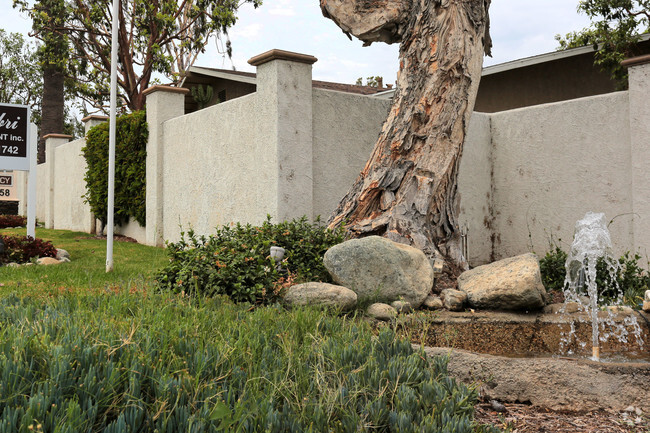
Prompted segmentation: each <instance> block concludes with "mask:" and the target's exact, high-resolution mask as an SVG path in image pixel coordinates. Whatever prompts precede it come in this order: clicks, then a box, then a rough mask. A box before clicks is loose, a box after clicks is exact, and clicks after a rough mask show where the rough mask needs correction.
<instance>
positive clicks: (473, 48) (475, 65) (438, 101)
mask: <svg viewBox="0 0 650 433" xmlns="http://www.w3.org/2000/svg"><path fill="white" fill-rule="evenodd" d="M320 5H321V9H322V11H323V14H324V15H325V16H326V17H328V18H331V19H332V20H334V22H335V23H336V24H337V25H338V26H339V27H341V29H342V30H343V31H344V32H345V33H348V34H349V33H351V34H353V35H354V36H356V37H358V38H359V39H361V40H362V41H364V42H365V43H366V44H370V43H372V42H375V41H382V42H387V43H394V42H400V55H399V57H400V70H399V74H398V81H397V88H396V92H395V97H394V99H393V105H392V108H391V111H390V113H389V115H388V119H387V120H386V122H385V124H384V126H383V129H382V132H381V135H380V136H379V139H378V141H377V143H376V144H375V148H374V150H373V152H372V155H371V157H370V159H369V161H368V162H367V163H366V166H365V168H364V169H363V171H362V172H361V174H360V175H359V177H358V178H357V180H356V181H355V182H354V184H353V185H352V187H351V188H350V190H349V191H348V193H347V195H346V196H345V197H344V198H343V199H342V200H341V202H340V204H339V206H338V208H337V209H336V211H335V212H334V214H333V215H332V217H331V218H330V220H329V223H330V226H331V227H333V226H338V225H340V224H344V223H345V224H346V227H347V229H348V231H349V233H350V234H351V235H353V236H367V235H372V234H376V235H383V236H385V237H387V238H389V239H391V240H394V241H397V242H401V243H406V244H410V245H413V246H415V247H417V248H419V249H421V250H423V251H424V252H425V253H426V254H428V255H429V256H430V257H431V256H437V255H439V254H441V255H442V256H444V257H445V258H446V259H447V260H446V261H447V263H448V264H450V265H456V266H461V267H465V266H466V260H465V258H464V257H463V256H462V252H461V248H460V234H459V228H458V223H457V174H458V164H459V161H460V156H461V153H462V148H463V141H464V140H465V134H466V131H467V125H468V124H469V117H470V115H471V113H472V110H473V106H474V101H475V99H476V92H477V90H478V83H479V80H480V76H481V69H482V65H483V55H484V51H485V52H487V53H488V54H489V51H490V47H491V41H490V38H489V32H488V28H489V20H488V8H489V5H490V0H411V1H409V0H375V1H372V2H369V1H366V0H349V1H345V0H344V1H332V0H320Z"/></svg>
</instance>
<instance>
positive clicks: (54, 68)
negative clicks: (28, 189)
mask: <svg viewBox="0 0 650 433" xmlns="http://www.w3.org/2000/svg"><path fill="white" fill-rule="evenodd" d="M14 7H19V8H20V9H21V10H22V11H26V12H28V13H29V15H30V16H31V18H32V31H33V35H34V36H36V37H37V38H38V39H40V40H41V41H42V42H43V43H42V44H41V45H40V46H39V50H38V57H39V64H40V67H41V70H42V74H43V99H42V112H41V113H42V115H41V124H40V134H39V135H40V138H39V141H38V162H39V163H40V162H44V161H45V140H44V139H43V137H44V136H45V135H47V134H61V133H63V132H64V129H65V87H64V83H65V77H66V67H67V65H68V59H69V56H68V41H67V38H66V34H65V28H64V26H65V22H66V18H67V9H66V4H65V0H38V1H37V2H35V3H34V4H33V6H30V5H29V3H28V2H27V0H14Z"/></svg>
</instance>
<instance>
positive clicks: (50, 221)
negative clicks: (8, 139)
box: [41, 134, 72, 229]
mask: <svg viewBox="0 0 650 433" xmlns="http://www.w3.org/2000/svg"><path fill="white" fill-rule="evenodd" d="M43 139H44V140H45V161H46V165H47V182H46V185H48V190H47V197H48V198H47V200H46V201H45V202H46V208H45V212H44V214H45V221H44V222H45V228H46V229H53V228H54V221H55V220H54V188H55V187H56V170H55V168H56V148H57V147H58V146H60V145H62V144H65V143H67V142H69V141H70V140H71V139H72V135H66V134H48V135H46V136H45V137H43ZM41 167H42V165H41Z"/></svg>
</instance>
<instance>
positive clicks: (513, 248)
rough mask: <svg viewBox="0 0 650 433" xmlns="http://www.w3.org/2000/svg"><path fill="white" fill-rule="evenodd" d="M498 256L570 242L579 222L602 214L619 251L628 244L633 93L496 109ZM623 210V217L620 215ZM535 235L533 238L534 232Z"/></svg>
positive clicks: (540, 251)
mask: <svg viewBox="0 0 650 433" xmlns="http://www.w3.org/2000/svg"><path fill="white" fill-rule="evenodd" d="M491 119H492V122H491V123H492V125H491V129H492V142H493V152H494V154H493V162H494V167H493V179H492V181H493V190H494V194H493V212H492V213H493V217H494V227H493V228H494V231H495V232H494V233H495V235H496V236H495V241H494V245H493V248H494V253H495V254H494V255H495V257H494V258H497V259H498V258H503V257H508V256H512V255H516V254H520V253H523V252H527V251H530V250H531V249H532V250H534V251H536V252H538V253H543V252H544V251H546V250H547V249H548V246H549V240H550V239H551V237H552V238H554V239H556V240H560V239H561V240H562V244H563V245H564V247H565V248H568V246H570V244H571V241H572V238H573V230H574V226H575V222H576V221H577V220H579V219H581V218H582V217H583V216H584V214H585V213H586V212H587V211H594V212H604V213H605V215H606V217H607V219H608V220H609V219H612V218H614V217H617V216H618V217H617V218H616V220H615V221H614V223H612V224H611V225H610V227H609V228H610V231H611V235H612V241H613V242H614V244H615V246H616V248H617V249H618V252H619V253H620V252H622V251H624V250H626V249H630V248H631V245H632V244H633V237H632V225H631V223H632V215H630V213H631V210H632V208H631V203H632V196H631V194H632V190H631V177H630V173H631V155H630V147H629V146H630V128H629V104H628V93H627V92H618V93H612V94H608V95H602V96H594V97H588V98H582V99H576V100H572V101H567V102H559V103H554V104H547V105H541V106H536V107H529V108H525V109H517V110H512V111H506V112H501V113H495V114H493V115H492V116H491ZM619 215H620V216H619ZM529 235H530V237H529Z"/></svg>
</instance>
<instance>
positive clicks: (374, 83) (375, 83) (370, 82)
mask: <svg viewBox="0 0 650 433" xmlns="http://www.w3.org/2000/svg"><path fill="white" fill-rule="evenodd" d="M383 81H384V77H380V76H379V75H377V76H375V77H368V78H366V84H365V85H366V86H370V87H382V84H383ZM355 85H357V86H363V85H364V84H363V78H362V77H359V78H357V81H356V83H355Z"/></svg>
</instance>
